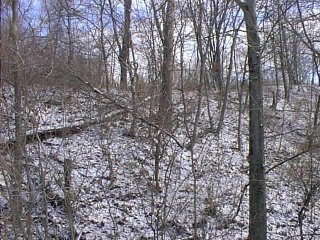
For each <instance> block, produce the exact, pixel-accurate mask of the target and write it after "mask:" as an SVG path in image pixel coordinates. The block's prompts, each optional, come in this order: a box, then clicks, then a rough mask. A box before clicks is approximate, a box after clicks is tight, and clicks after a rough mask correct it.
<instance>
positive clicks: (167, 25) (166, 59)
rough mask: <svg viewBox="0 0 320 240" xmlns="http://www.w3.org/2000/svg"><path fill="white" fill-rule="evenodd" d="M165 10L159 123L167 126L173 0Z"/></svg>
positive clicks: (171, 68) (170, 89)
mask: <svg viewBox="0 0 320 240" xmlns="http://www.w3.org/2000/svg"><path fill="white" fill-rule="evenodd" d="M165 11H166V12H165V21H164V25H163V62H162V73H161V74H162V86H161V93H160V109H159V115H160V116H159V119H160V121H161V122H160V124H161V125H164V126H166V127H168V126H169V125H170V122H171V115H172V79H173V27H174V0H168V1H167V5H166V10H165Z"/></svg>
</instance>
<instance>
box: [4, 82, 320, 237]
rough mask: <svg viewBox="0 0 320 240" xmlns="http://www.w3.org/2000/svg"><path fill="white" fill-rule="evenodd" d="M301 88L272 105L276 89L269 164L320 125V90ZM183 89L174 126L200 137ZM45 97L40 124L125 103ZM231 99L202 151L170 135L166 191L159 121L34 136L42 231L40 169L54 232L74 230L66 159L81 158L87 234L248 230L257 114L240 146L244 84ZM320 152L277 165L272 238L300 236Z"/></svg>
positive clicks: (71, 121)
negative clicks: (318, 111) (318, 109)
mask: <svg viewBox="0 0 320 240" xmlns="http://www.w3.org/2000/svg"><path fill="white" fill-rule="evenodd" d="M292 91H293V94H292V99H291V102H290V103H286V102H285V101H284V100H281V101H279V103H278V105H277V108H276V110H273V109H271V108H270V105H271V102H272V101H271V100H272V99H271V98H270V96H269V95H270V90H267V91H266V98H265V132H266V143H265V145H266V154H265V156H266V169H270V168H271V167H272V166H274V165H275V164H277V163H279V162H281V161H283V160H284V159H287V158H288V157H291V156H293V155H295V154H297V153H298V152H299V151H301V150H302V149H303V147H304V146H305V144H306V143H307V137H306V136H307V134H309V133H310V131H311V130H310V129H311V127H310V126H312V124H311V123H312V119H313V115H312V114H309V111H310V109H311V106H312V108H313V109H314V107H315V99H316V98H315V97H316V96H312V97H313V98H311V95H310V90H309V87H305V88H302V90H301V91H297V90H292ZM48 92H49V94H48ZM175 94H176V95H177V96H176V98H175V99H176V103H175V105H176V111H177V112H176V116H177V118H176V119H175V122H176V123H177V126H175V127H174V129H175V131H174V133H173V135H174V136H175V137H176V139H178V140H179V142H181V143H183V144H184V146H187V145H188V142H189V140H190V139H188V138H187V134H186V132H187V130H186V126H185V124H184V121H185V120H184V118H183V115H182V114H183V113H185V114H186V118H185V119H187V121H193V115H192V114H194V113H195V107H196V101H197V96H196V94H195V93H192V94H190V95H188V94H187V97H186V100H187V101H188V109H184V107H183V104H182V101H181V97H179V96H178V95H179V93H178V92H176V93H175ZM39 96H41V99H42V100H41V101H38V102H37V101H35V102H34V104H33V106H37V107H36V108H35V107H32V108H30V109H29V111H30V112H31V110H33V109H35V110H34V111H37V112H36V113H34V114H33V115H34V116H36V117H37V118H38V120H37V121H36V123H37V125H36V126H37V129H48V128H52V127H60V126H66V125H69V126H70V125H77V124H80V123H83V122H84V121H88V120H92V119H93V120H94V119H96V118H100V117H101V115H105V114H109V113H110V112H113V111H115V110H116V109H115V108H114V107H113V106H112V105H110V104H108V103H107V101H105V99H102V98H97V97H95V96H94V95H92V94H91V93H86V92H81V91H79V92H77V93H72V92H68V93H67V94H66V95H65V93H63V92H53V91H52V90H50V91H45V92H41V93H39ZM66 96H67V97H66ZM212 96H214V94H212ZM230 98H231V99H232V101H231V102H229V103H228V106H227V111H226V115H225V120H224V126H223V128H222V131H221V133H220V135H219V136H218V135H216V134H212V133H208V134H203V135H202V137H201V138H199V139H197V143H196V145H195V146H194V149H193V151H192V152H191V151H190V149H189V148H188V147H183V148H181V147H180V146H178V145H177V144H176V143H175V141H174V140H173V139H170V138H169V137H168V136H166V137H163V143H164V144H163V146H162V147H161V149H160V156H161V157H160V181H161V191H158V189H157V188H156V185H155V182H154V166H155V156H156V154H157V153H156V143H157V139H156V137H155V135H154V133H155V132H156V131H155V129H151V132H150V127H149V126H147V125H146V124H144V123H141V122H139V123H138V128H139V129H138V135H137V137H135V138H129V137H127V136H126V134H125V133H126V132H127V130H128V129H129V128H130V116H120V117H117V118H112V119H111V120H109V121H108V122H103V123H100V124H94V125H92V126H91V127H89V128H87V129H86V130H84V131H83V132H81V133H79V134H76V135H72V136H69V137H65V138H50V139H47V140H45V141H44V142H42V143H36V144H29V145H28V146H27V153H28V156H29V158H30V159H32V161H33V163H32V165H33V166H34V169H33V171H34V176H33V177H34V185H35V187H34V190H35V192H36V191H38V192H37V194H35V197H36V199H37V202H36V203H35V204H34V209H35V210H34V219H35V226H36V227H35V229H34V231H35V232H37V235H38V237H39V239H44V231H43V225H42V222H41V221H39V220H37V221H36V219H39V218H40V217H39V216H38V215H39V214H40V216H41V214H42V215H43V206H44V204H43V198H42V195H43V194H41V191H40V189H41V188H40V185H41V184H40V179H39V177H37V176H39V169H40V167H41V168H42V169H43V171H44V173H45V174H44V175H45V176H44V177H45V189H46V193H47V197H48V196H49V195H50V197H52V201H51V200H50V201H49V200H48V202H49V204H48V224H49V233H50V236H51V237H52V238H53V237H54V236H55V237H57V238H58V237H59V239H68V237H67V236H68V222H67V217H66V213H65V210H64V205H63V204H59V199H63V198H64V191H63V185H64V164H65V161H66V159H71V161H72V168H73V170H72V188H73V196H74V202H73V205H74V214H75V217H74V224H75V229H76V232H77V234H78V236H79V239H88V240H89V239H92V240H93V239H160V238H161V239H192V236H193V234H195V229H196V232H197V235H198V236H199V238H200V239H221V240H222V239H239V240H240V239H246V237H247V235H248V224H249V223H248V189H247V187H246V185H247V183H248V162H247V159H246V156H247V154H248V146H247V141H248V131H247V128H248V116H247V110H246V111H245V112H243V117H244V119H243V121H242V130H241V138H242V142H243V148H242V149H241V151H239V150H238V149H237V147H238V146H237V128H238V125H237V124H238V120H237V119H238V105H237V104H236V102H237V96H236V93H231V94H230ZM61 99H64V100H63V101H64V102H63V103H61V102H62V100H61ZM310 99H313V104H311V100H310ZM55 101H56V102H55ZM192 103H193V104H192ZM205 104H206V103H205V99H203V104H202V107H203V109H202V114H201V119H200V122H199V131H200V133H201V132H204V131H205V129H206V128H207V127H208V126H209V124H208V114H207V108H206V105H205ZM217 105H218V104H217V101H216V100H215V99H214V98H212V99H211V98H210V107H211V114H212V116H213V117H214V119H213V123H214V126H216V125H217V121H218V119H219V110H218V109H217ZM141 106H142V105H141ZM192 106H193V107H192ZM144 114H145V112H144ZM31 125H32V124H30V126H31ZM188 127H189V129H191V130H192V127H193V125H192V124H191V123H190V122H188ZM30 128H31V127H30ZM150 134H151V135H150ZM317 159H318V150H317V149H314V150H312V154H309V153H306V154H302V155H301V156H299V157H298V158H296V159H294V160H293V161H290V162H288V163H285V164H283V165H281V166H280V167H278V168H275V169H274V170H272V171H270V172H269V173H268V174H267V211H268V239H300V236H299V234H300V229H299V225H298V223H299V221H298V220H299V219H298V213H299V211H301V209H302V207H303V204H304V202H305V200H306V197H307V196H308V191H309V190H310V189H311V187H312V185H313V184H315V183H316V182H317V181H319V169H320V166H319V164H318V163H317V162H316V160H317ZM311 170H312V171H311ZM309 192H310V191H309ZM319 192H320V191H319V190H318V191H317V192H316V193H315V194H314V195H313V198H312V200H311V201H310V203H309V204H308V206H306V211H304V212H303V213H304V215H303V233H304V234H305V235H306V236H307V238H308V239H309V238H310V239H311V237H310V236H312V234H313V236H314V239H317V236H319V235H318V234H320V232H319V231H320V229H319V227H318V226H320V216H319V204H320V202H319V201H317V199H319ZM3 195H4V193H3ZM48 198H49V197H48ZM42 218H43V216H42Z"/></svg>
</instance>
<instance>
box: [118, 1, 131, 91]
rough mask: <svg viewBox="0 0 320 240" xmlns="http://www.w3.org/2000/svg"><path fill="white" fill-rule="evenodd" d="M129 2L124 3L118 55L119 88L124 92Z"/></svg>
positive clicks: (127, 56)
mask: <svg viewBox="0 0 320 240" xmlns="http://www.w3.org/2000/svg"><path fill="white" fill-rule="evenodd" d="M131 5H132V1H131V0H125V1H124V26H123V39H122V46H121V49H120V54H119V62H120V88H121V89H122V90H126V89H127V87H128V65H129V48H130V41H131V36H130V22H131Z"/></svg>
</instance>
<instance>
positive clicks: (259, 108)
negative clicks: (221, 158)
mask: <svg viewBox="0 0 320 240" xmlns="http://www.w3.org/2000/svg"><path fill="white" fill-rule="evenodd" d="M237 2H238V3H239V4H240V6H241V8H242V10H243V12H244V17H245V23H246V29H247V30H246V31H247V41H248V65H249V92H250V102H249V105H250V108H249V121H250V122H249V135H250V139H249V186H250V190H249V239H250V240H256V239H259V240H267V216H266V189H265V188H266V187H265V169H264V126H263V90H262V76H261V56H260V39H259V36H258V31H257V29H258V26H257V16H256V3H255V0H247V1H246V2H245V3H243V2H240V1H237Z"/></svg>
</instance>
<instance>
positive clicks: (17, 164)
mask: <svg viewBox="0 0 320 240" xmlns="http://www.w3.org/2000/svg"><path fill="white" fill-rule="evenodd" d="M18 4H19V3H18V0H12V1H11V11H12V27H11V40H12V44H13V49H14V51H15V52H14V54H17V53H18V32H19V30H18ZM14 59H15V61H14V63H13V64H12V71H13V84H14V107H13V109H14V126H15V144H14V168H15V169H14V173H13V190H12V191H13V194H12V195H13V196H12V197H13V206H12V211H13V213H12V215H13V225H14V231H15V239H17V238H18V236H21V234H22V233H23V232H24V230H23V223H22V220H21V219H22V218H23V217H22V216H23V205H22V197H21V191H22V160H23V145H24V135H23V129H22V84H21V81H20V79H19V72H18V71H19V70H18V63H17V62H16V61H17V59H16V58H14Z"/></svg>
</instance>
